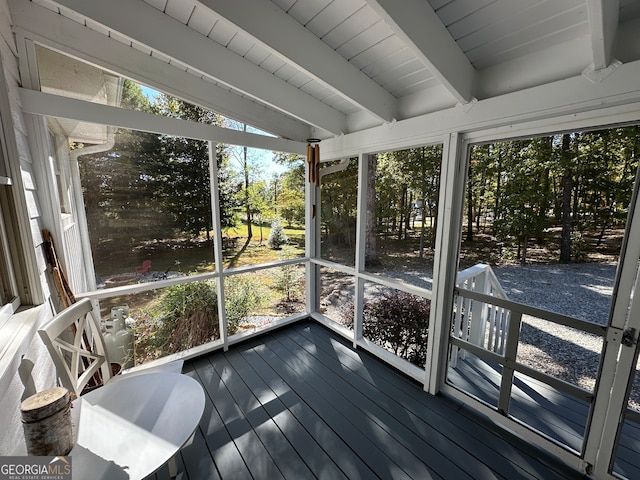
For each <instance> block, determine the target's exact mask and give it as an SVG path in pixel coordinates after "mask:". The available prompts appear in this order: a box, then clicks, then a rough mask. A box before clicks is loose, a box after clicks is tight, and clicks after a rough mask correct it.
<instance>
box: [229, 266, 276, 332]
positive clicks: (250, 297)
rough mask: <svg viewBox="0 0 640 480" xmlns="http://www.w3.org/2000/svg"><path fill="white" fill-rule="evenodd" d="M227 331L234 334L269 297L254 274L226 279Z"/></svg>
mask: <svg viewBox="0 0 640 480" xmlns="http://www.w3.org/2000/svg"><path fill="white" fill-rule="evenodd" d="M224 298H225V307H226V316H227V333H228V334H229V335H233V334H234V333H235V332H237V330H238V327H239V326H240V324H241V323H242V322H244V321H245V320H246V319H247V318H248V317H249V315H251V314H252V313H253V312H255V311H257V310H258V309H260V308H261V307H262V306H263V304H264V303H265V300H266V298H267V296H266V294H265V293H264V291H263V288H262V285H261V284H260V281H259V280H258V279H257V278H256V277H254V276H245V275H233V276H231V277H228V278H226V279H225V281H224Z"/></svg>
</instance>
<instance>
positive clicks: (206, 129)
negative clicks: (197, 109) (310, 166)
mask: <svg viewBox="0 0 640 480" xmlns="http://www.w3.org/2000/svg"><path fill="white" fill-rule="evenodd" d="M20 98H21V99H22V101H23V109H24V111H25V112H26V113H32V114H35V115H45V116H52V117H53V116H57V117H62V118H70V119H74V120H80V121H83V122H91V123H97V124H104V125H111V126H114V127H121V128H129V129H132V130H141V131H146V132H155V133H164V134H168V135H176V136H180V137H187V138H193V139H197V140H209V141H214V142H221V143H225V144H230V145H241V146H247V147H252V148H260V149H263V150H275V151H282V152H290V153H298V154H299V155H302V154H303V153H304V152H305V151H306V147H305V145H304V144H303V143H301V142H294V141H292V140H285V139H281V138H277V137H270V136H266V135H259V134H255V133H248V132H240V131H238V130H232V129H229V128H222V127H217V126H215V125H205V124H201V123H196V122H191V121H188V120H180V119H176V118H169V117H161V116H159V115H154V114H151V113H146V112H136V111H132V110H124V109H121V108H118V107H111V106H108V105H100V104H97V103H92V102H85V101H83V100H77V99H73V98H66V97H60V96H57V95H51V94H47V93H42V92H37V91H35V90H27V89H20Z"/></svg>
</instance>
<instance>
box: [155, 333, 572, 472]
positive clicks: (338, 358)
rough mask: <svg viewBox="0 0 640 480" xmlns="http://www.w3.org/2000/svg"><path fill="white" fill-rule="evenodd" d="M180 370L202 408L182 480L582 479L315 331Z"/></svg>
mask: <svg viewBox="0 0 640 480" xmlns="http://www.w3.org/2000/svg"><path fill="white" fill-rule="evenodd" d="M184 371H185V373H186V374H187V375H190V376H192V377H193V378H195V379H196V380H198V381H199V382H201V383H202V385H203V387H204V389H205V392H206V394H205V398H206V403H205V413H204V414H203V417H202V420H201V422H200V425H199V427H198V430H197V432H196V435H195V437H194V440H193V442H191V444H189V445H187V446H185V447H183V449H182V450H181V457H180V459H181V462H180V463H179V476H178V478H181V479H182V480H187V479H191V480H195V479H200V478H214V479H215V478H221V479H223V480H227V479H233V480H235V479H244V478H253V479H258V480H261V479H268V480H270V479H272V478H287V479H291V480H293V479H296V480H297V479H301V478H305V479H306V478H310V479H311V478H321V479H323V480H324V479H327V480H329V479H347V478H348V479H350V480H351V479H354V480H357V479H363V480H364V479H373V478H383V479H386V478H389V479H402V478H406V479H410V478H414V479H428V478H434V479H438V478H446V479H448V478H456V479H458V478H469V479H470V478H474V479H476V478H477V479H486V480H489V479H502V480H504V479H509V480H511V479H527V480H535V479H539V480H547V479H557V480H559V479H574V478H575V479H578V478H582V475H581V474H580V473H579V472H576V471H574V470H572V469H570V468H569V467H567V466H566V465H563V464H561V463H560V462H558V461H557V460H556V459H554V458H553V457H549V456H547V455H546V454H544V453H543V452H541V451H538V450H537V449H535V448H532V447H531V446H528V445H526V444H525V443H524V442H523V441H521V440H519V439H518V438H516V437H514V436H513V435H512V434H510V433H508V432H506V431H505V430H503V429H500V428H499V427H498V426H496V425H494V424H493V423H492V422H490V421H489V420H488V419H487V418H486V417H481V416H479V415H478V414H477V413H475V412H473V411H471V410H470V409H468V408H467V407H463V406H462V405H461V403H460V402H458V401H454V400H451V399H448V398H445V397H441V396H436V397H434V396H431V395H429V394H427V393H426V392H424V391H423V390H422V388H421V386H420V385H419V384H418V383H416V382H414V381H413V380H411V379H409V378H407V377H405V376H404V375H402V374H399V373H398V372H397V371H395V370H394V369H393V368H391V367H389V366H388V365H386V364H384V363H383V362H381V361H380V360H378V359H376V358H375V357H373V356H371V355H370V354H368V353H366V352H362V351H360V350H358V351H355V350H353V349H352V348H351V345H350V344H349V343H348V342H346V341H345V340H344V339H342V338H340V337H339V336H337V335H335V334H333V333H332V332H330V331H329V330H327V329H326V328H325V327H323V326H321V325H319V324H316V323H314V322H303V323H299V324H295V325H290V326H288V327H285V328H282V329H279V330H276V331H273V332H270V333H267V334H265V335H263V336H261V337H257V338H253V339H250V340H248V341H246V342H243V343H241V344H238V345H235V346H233V347H231V349H230V351H228V352H222V351H218V352H213V353H210V354H207V355H203V356H201V357H197V358H195V359H193V360H190V361H188V362H186V363H185V369H184ZM165 473H166V472H164V467H163V470H161V471H159V472H157V475H154V476H153V477H150V479H149V480H151V478H157V479H158V480H159V479H160V478H164V476H165Z"/></svg>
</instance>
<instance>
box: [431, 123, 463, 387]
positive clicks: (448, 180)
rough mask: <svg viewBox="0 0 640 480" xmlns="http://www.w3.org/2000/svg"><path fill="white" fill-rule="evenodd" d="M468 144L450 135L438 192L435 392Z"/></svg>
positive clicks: (444, 349)
mask: <svg viewBox="0 0 640 480" xmlns="http://www.w3.org/2000/svg"><path fill="white" fill-rule="evenodd" d="M467 156H468V155H467V148H466V147H463V145H462V143H461V137H460V135H459V134H457V133H456V134H451V135H449V136H447V137H446V139H445V141H444V144H443V148H442V166H441V171H440V191H439V193H438V223H439V226H438V228H437V231H436V242H435V248H436V252H437V253H436V257H435V259H434V264H433V293H432V299H431V314H430V316H429V340H428V341H429V345H428V348H427V362H426V367H425V378H424V388H425V390H427V391H428V392H429V393H431V394H433V395H435V394H436V393H437V392H438V391H439V390H440V388H441V387H442V385H443V384H444V380H445V378H446V377H445V372H446V368H447V365H448V358H447V357H448V346H449V340H448V338H449V332H450V328H451V319H452V317H453V296H454V284H455V278H456V273H457V272H456V270H457V264H458V250H459V248H460V234H461V232H460V231H461V225H462V205H463V203H464V201H463V196H464V180H465V177H466V165H467Z"/></svg>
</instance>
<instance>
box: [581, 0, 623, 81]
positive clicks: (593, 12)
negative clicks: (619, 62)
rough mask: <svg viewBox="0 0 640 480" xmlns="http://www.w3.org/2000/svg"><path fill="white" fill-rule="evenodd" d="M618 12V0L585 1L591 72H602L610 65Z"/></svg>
mask: <svg viewBox="0 0 640 480" xmlns="http://www.w3.org/2000/svg"><path fill="white" fill-rule="evenodd" d="M619 11H620V0H587V12H588V18H589V25H590V26H591V50H592V52H593V67H592V68H593V70H602V69H604V68H607V67H608V66H609V65H610V64H611V61H612V58H611V53H612V51H613V44H614V42H615V40H616V33H617V30H618V14H619Z"/></svg>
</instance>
